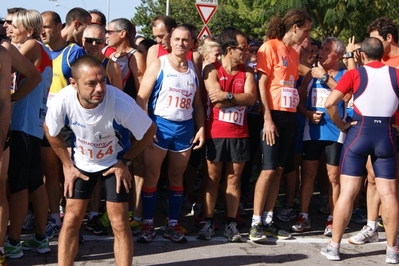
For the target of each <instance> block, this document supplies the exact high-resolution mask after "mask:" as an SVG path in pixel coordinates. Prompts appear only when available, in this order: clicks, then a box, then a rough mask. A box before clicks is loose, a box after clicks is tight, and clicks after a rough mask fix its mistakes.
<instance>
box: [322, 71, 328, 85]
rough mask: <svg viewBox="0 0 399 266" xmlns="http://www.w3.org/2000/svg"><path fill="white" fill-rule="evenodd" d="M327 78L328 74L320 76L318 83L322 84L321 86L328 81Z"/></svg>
mask: <svg viewBox="0 0 399 266" xmlns="http://www.w3.org/2000/svg"><path fill="white" fill-rule="evenodd" d="M329 77H330V76H329V75H328V73H325V74H324V75H323V76H321V78H320V82H321V83H323V84H324V83H326V82H327V81H328V78H329Z"/></svg>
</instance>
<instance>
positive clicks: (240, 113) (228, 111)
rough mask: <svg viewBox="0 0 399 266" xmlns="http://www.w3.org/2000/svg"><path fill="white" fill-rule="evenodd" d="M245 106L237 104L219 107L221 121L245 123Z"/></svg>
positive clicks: (237, 123)
mask: <svg viewBox="0 0 399 266" xmlns="http://www.w3.org/2000/svg"><path fill="white" fill-rule="evenodd" d="M244 116H245V107H242V106H236V107H230V108H220V109H219V121H223V122H227V123H232V124H236V125H240V126H242V125H243V124H244Z"/></svg>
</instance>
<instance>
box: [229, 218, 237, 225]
mask: <svg viewBox="0 0 399 266" xmlns="http://www.w3.org/2000/svg"><path fill="white" fill-rule="evenodd" d="M235 222H236V218H235V217H227V224H229V223H235Z"/></svg>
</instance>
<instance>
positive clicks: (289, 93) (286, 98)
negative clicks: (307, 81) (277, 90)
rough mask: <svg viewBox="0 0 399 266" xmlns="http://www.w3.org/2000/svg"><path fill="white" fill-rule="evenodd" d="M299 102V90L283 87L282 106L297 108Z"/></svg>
mask: <svg viewBox="0 0 399 266" xmlns="http://www.w3.org/2000/svg"><path fill="white" fill-rule="evenodd" d="M298 103H299V94H298V90H297V89H295V88H289V87H282V88H281V102H280V106H281V107H283V108H296V107H297V106H298Z"/></svg>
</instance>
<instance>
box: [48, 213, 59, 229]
mask: <svg viewBox="0 0 399 266" xmlns="http://www.w3.org/2000/svg"><path fill="white" fill-rule="evenodd" d="M50 219H51V220H55V224H56V225H58V226H61V224H62V223H61V217H60V214H59V213H50Z"/></svg>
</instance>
